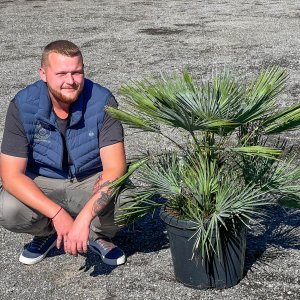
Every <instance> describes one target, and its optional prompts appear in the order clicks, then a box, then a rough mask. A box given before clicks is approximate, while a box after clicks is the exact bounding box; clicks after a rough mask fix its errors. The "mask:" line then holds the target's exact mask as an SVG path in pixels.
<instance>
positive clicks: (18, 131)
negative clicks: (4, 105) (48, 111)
mask: <svg viewBox="0 0 300 300" xmlns="http://www.w3.org/2000/svg"><path fill="white" fill-rule="evenodd" d="M1 152H2V153H3V154H7V155H11V156H17V157H24V158H27V155H28V140H27V137H26V134H25V130H24V126H23V123H22V121H21V119H20V115H19V109H18V107H17V105H16V103H15V101H14V100H12V101H11V102H10V104H9V106H8V110H7V114H6V119H5V126H4V132H3V139H2V144H1Z"/></svg>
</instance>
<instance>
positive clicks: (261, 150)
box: [227, 146, 282, 159]
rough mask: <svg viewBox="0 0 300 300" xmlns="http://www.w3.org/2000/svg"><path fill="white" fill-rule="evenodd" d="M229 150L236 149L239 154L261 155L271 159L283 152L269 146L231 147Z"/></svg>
mask: <svg viewBox="0 0 300 300" xmlns="http://www.w3.org/2000/svg"><path fill="white" fill-rule="evenodd" d="M227 151H234V152H237V153H239V154H244V155H250V156H260V157H265V158H271V159H276V157H278V156H279V155H281V154H282V151H281V150H279V149H274V148H271V147H267V146H245V147H234V148H229V149H228V150H227Z"/></svg>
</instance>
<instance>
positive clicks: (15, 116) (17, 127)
mask: <svg viewBox="0 0 300 300" xmlns="http://www.w3.org/2000/svg"><path fill="white" fill-rule="evenodd" d="M107 105H108V106H113V107H117V106H118V104H117V101H116V100H115V98H114V97H111V98H110V99H109V101H108V103H107ZM68 122H69V118H67V119H65V120H62V119H59V118H58V117H57V120H56V124H57V126H58V128H59V129H60V132H61V135H62V138H63V142H64V145H65V139H64V136H65V131H66V128H67V126H68ZM123 139H124V132H123V127H122V124H121V123H120V122H119V121H117V120H115V119H113V118H112V117H111V116H110V115H109V114H107V113H105V114H104V118H103V126H102V127H101V130H100V132H99V148H100V147H101V148H102V147H105V146H109V145H113V144H115V143H118V142H121V141H123ZM28 147H29V144H28V140H27V137H26V134H25V130H24V126H23V123H22V121H21V119H20V115H19V109H18V107H17V105H16V103H15V100H12V101H11V102H10V104H9V107H8V110H7V114H6V120H5V127H4V133H3V139H2V145H1V152H2V153H4V154H7V155H11V156H17V157H24V158H27V155H28V150H29V149H28ZM69 160H70V158H69V157H68V152H67V148H66V146H65V147H64V159H63V165H64V167H65V168H67V165H68V164H69V163H70V161H69Z"/></svg>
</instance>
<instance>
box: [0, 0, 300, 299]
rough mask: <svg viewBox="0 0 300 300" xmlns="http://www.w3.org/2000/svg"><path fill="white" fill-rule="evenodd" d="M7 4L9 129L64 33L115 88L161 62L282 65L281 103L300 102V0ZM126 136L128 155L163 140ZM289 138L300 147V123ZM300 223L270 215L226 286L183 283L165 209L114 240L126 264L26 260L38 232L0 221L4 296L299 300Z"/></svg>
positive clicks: (205, 70)
mask: <svg viewBox="0 0 300 300" xmlns="http://www.w3.org/2000/svg"><path fill="white" fill-rule="evenodd" d="M0 11H1V17H0V32H1V35H0V53H1V56H0V62H1V65H0V72H1V81H0V98H1V101H2V105H1V107H0V116H1V118H0V136H2V132H3V125H4V120H5V112H6V109H7V106H8V103H9V101H10V100H11V99H12V97H13V96H14V95H15V93H16V92H17V91H18V90H19V89H21V88H23V87H25V86H26V85H27V84H29V83H31V82H33V81H35V80H37V79H39V78H38V68H39V61H40V54H41V51H42V48H43V46H45V45H46V44H47V43H49V42H50V41H53V40H56V39H70V40H72V41H73V42H75V43H76V44H78V45H79V46H81V48H82V51H83V54H84V58H85V66H86V74H87V77H89V78H91V79H92V80H94V81H96V82H99V83H101V84H102V85H104V86H106V87H108V88H109V89H111V90H112V91H113V92H114V93H115V94H116V95H118V88H119V87H120V86H121V84H123V83H126V82H128V81H129V80H130V79H132V78H133V79H136V78H141V77H143V76H146V75H147V76H148V75H150V74H157V73H159V72H160V71H162V70H163V71H168V72H169V71H175V72H179V71H181V70H182V69H183V68H184V67H188V68H189V70H190V71H191V72H192V74H193V75H194V77H195V78H196V79H197V78H201V77H202V76H204V77H205V76H206V75H207V74H209V73H210V72H211V71H212V70H222V69H223V68H224V67H225V66H229V67H230V68H231V69H232V70H233V71H234V72H235V73H237V74H238V75H239V76H240V77H241V78H246V79H248V78H250V77H251V76H253V75H257V74H258V72H259V71H260V70H261V69H262V68H264V67H266V66H268V65H272V64H277V65H280V66H282V67H284V68H285V69H286V70H287V72H288V73H289V81H288V84H287V88H286V90H285V93H284V94H283V95H282V97H281V99H282V100H281V101H282V102H281V103H282V105H285V104H292V103H296V102H297V100H298V99H299V92H300V84H299V82H300V78H299V77H300V64H299V48H300V32H299V28H300V3H299V1H295V0H277V1H271V0H256V1H243V0H235V1H229V0H228V1H226V0H212V1H194V0H193V1H192V0H191V1H179V0H177V1H176V0H173V1H170V0H164V1H160V0H158V1H138V0H136V1H132V0H115V1H108V0H107V1H93V0H85V1H34V0H27V1H24V0H19V1H9V0H6V1H5V0H0ZM118 99H119V102H120V105H122V99H121V98H118ZM126 136H127V137H126V149H127V155H128V157H129V158H130V157H132V156H134V155H135V154H137V153H138V150H139V149H141V148H144V149H145V148H149V149H151V148H154V147H156V146H157V143H158V142H160V141H157V140H156V139H154V138H152V137H150V136H139V135H136V134H135V135H133V134H132V132H131V131H129V130H127V131H126ZM288 138H289V139H290V140H291V142H292V143H294V144H295V146H296V147H297V146H298V141H299V137H298V132H296V133H294V134H291V135H290V136H289V137H288ZM160 143H161V142H160ZM299 220H300V212H297V211H291V210H283V209H282V208H279V207H275V206H274V207H273V208H272V210H271V216H270V218H269V219H267V220H265V221H263V222H262V223H261V224H260V225H256V226H254V227H253V230H252V231H251V232H250V233H249V235H248V241H247V242H248V248H247V253H246V264H245V276H244V278H243V280H242V281H241V282H240V283H239V284H238V285H237V286H235V287H233V288H230V289H226V290H217V291H216V290H206V291H199V290H193V289H190V288H187V287H184V286H183V285H182V284H180V283H178V282H176V281H175V280H174V274H173V268H172V261H171V255H170V251H169V247H168V240H167V237H166V235H165V233H164V225H163V224H162V222H161V221H160V219H159V218H158V216H156V215H155V216H154V218H147V219H145V220H143V221H141V222H139V223H138V224H136V226H135V227H134V228H128V229H125V230H123V231H121V232H120V233H119V235H118V236H117V237H116V242H117V243H118V244H119V245H120V246H121V247H122V248H123V249H124V250H125V252H126V254H127V255H128V261H127V263H126V264H125V265H123V266H120V267H118V268H114V267H110V266H107V265H104V264H103V263H102V262H101V261H99V259H98V258H97V257H96V256H95V255H93V254H92V253H88V254H87V255H85V256H79V257H77V258H75V257H70V256H68V255H65V254H63V253H62V252H60V251H54V252H52V253H51V255H50V257H49V258H47V259H45V260H44V261H42V262H41V263H40V264H38V265H35V266H31V267H28V266H23V265H21V264H20V263H19V262H18V256H19V253H20V251H21V249H22V247H23V244H24V243H27V242H28V241H29V240H30V237H29V236H28V235H23V234H19V235H17V234H13V233H10V232H7V231H5V230H4V229H0V237H1V239H0V269H1V277H2V279H1V281H0V298H1V299H42V298H46V297H47V299H107V300H108V299H216V300H217V299H255V300H256V299H299V294H300V284H299V275H300V252H299V249H300V230H299V223H300V221H299ZM297 295H298V296H297Z"/></svg>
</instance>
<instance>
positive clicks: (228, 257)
mask: <svg viewBox="0 0 300 300" xmlns="http://www.w3.org/2000/svg"><path fill="white" fill-rule="evenodd" d="M160 217H161V219H162V220H163V221H164V222H165V223H166V228H167V232H168V235H169V240H170V249H171V254H172V259H173V264H174V273H175V278H176V280H178V281H180V282H182V283H183V284H184V285H186V286H189V287H192V288H196V289H208V288H216V289H223V288H229V287H232V286H234V285H236V284H237V283H238V282H239V281H240V280H241V279H242V277H243V269H244V261H245V250H246V227H245V226H244V225H243V224H240V226H239V228H238V230H237V231H238V234H237V235H235V234H234V232H233V231H230V230H229V232H228V231H226V232H225V233H224V232H222V234H223V235H224V239H223V242H222V246H221V247H222V254H221V257H218V256H217V254H216V253H211V254H210V259H208V258H207V257H204V258H203V257H202V256H201V254H200V253H199V255H197V257H194V258H193V259H192V249H193V245H194V242H195V236H194V234H195V230H193V229H191V228H193V227H195V223H194V222H192V221H186V220H179V219H177V218H176V217H174V216H172V215H170V214H168V213H167V212H166V211H165V209H164V207H162V209H161V212H160ZM199 252H200V251H199Z"/></svg>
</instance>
